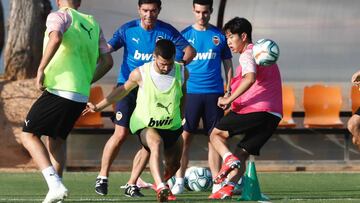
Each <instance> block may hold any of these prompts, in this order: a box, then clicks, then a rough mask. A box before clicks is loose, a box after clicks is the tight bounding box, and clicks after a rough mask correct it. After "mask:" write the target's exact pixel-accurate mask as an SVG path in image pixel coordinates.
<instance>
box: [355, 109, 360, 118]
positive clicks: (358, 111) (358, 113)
mask: <svg viewBox="0 0 360 203" xmlns="http://www.w3.org/2000/svg"><path fill="white" fill-rule="evenodd" d="M355 114H357V115H359V116H360V107H359V108H358V109H357V110H356V111H355Z"/></svg>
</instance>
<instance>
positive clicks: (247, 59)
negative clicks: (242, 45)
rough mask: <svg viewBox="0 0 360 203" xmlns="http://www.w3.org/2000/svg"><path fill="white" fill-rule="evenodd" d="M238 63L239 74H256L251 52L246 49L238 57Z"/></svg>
mask: <svg viewBox="0 0 360 203" xmlns="http://www.w3.org/2000/svg"><path fill="white" fill-rule="evenodd" d="M239 63H240V65H241V68H242V69H241V74H242V76H244V75H245V74H247V73H256V63H255V59H254V57H253V55H252V50H251V49H248V50H246V51H245V52H244V53H242V54H241V55H240V58H239Z"/></svg>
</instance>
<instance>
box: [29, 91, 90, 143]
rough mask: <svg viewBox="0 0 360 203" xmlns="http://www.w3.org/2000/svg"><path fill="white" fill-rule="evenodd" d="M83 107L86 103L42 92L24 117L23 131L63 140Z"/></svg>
mask: <svg viewBox="0 0 360 203" xmlns="http://www.w3.org/2000/svg"><path fill="white" fill-rule="evenodd" d="M85 107H86V103H80V102H75V101H71V100H69V99H65V98H62V97H60V96H57V95H54V94H51V93H49V92H48V91H44V92H43V94H42V95H41V96H40V97H39V98H38V99H37V100H36V101H35V103H34V104H33V105H32V107H31V109H30V111H29V113H28V115H27V116H26V119H25V121H24V124H23V131H24V132H28V133H32V134H34V135H37V136H42V135H46V136H50V137H52V138H55V139H56V138H57V137H60V138H62V139H64V140H65V139H66V138H67V136H68V134H69V133H70V131H71V130H72V128H73V127H74V124H75V122H76V120H77V119H78V118H79V116H80V115H81V112H82V111H83V110H84V108H85Z"/></svg>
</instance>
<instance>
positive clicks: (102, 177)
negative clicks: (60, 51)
mask: <svg viewBox="0 0 360 203" xmlns="http://www.w3.org/2000/svg"><path fill="white" fill-rule="evenodd" d="M97 178H100V179H108V177H106V176H98V177H97Z"/></svg>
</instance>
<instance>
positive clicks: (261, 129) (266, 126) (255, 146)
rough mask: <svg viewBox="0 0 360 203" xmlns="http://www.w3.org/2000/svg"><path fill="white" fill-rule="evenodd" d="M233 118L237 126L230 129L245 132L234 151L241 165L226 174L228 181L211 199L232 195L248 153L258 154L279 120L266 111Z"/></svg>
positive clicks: (243, 169) (242, 171) (242, 172)
mask: <svg viewBox="0 0 360 203" xmlns="http://www.w3.org/2000/svg"><path fill="white" fill-rule="evenodd" d="M233 120H235V122H237V123H238V127H237V129H236V130H234V129H235V128H232V129H233V130H231V131H233V132H234V133H236V132H244V133H245V137H244V138H243V139H242V140H241V141H240V142H239V144H238V145H237V147H238V148H239V150H237V151H236V153H235V155H237V156H234V157H239V160H240V162H241V165H240V168H238V167H236V168H234V169H233V170H232V171H231V172H230V173H229V174H228V180H229V181H228V182H227V184H226V185H225V186H224V187H222V188H221V189H220V190H219V192H217V193H216V194H215V195H214V198H213V199H224V198H229V197H231V196H232V195H233V190H234V188H235V185H236V183H237V182H238V181H239V179H240V177H241V176H242V175H243V174H244V172H245V170H246V165H245V162H246V160H247V159H248V157H249V155H250V154H252V155H259V154H260V149H261V148H262V146H263V145H264V144H265V143H266V142H267V141H268V140H269V138H270V137H271V136H272V134H273V132H274V131H275V130H276V128H277V126H278V123H279V122H280V118H279V117H277V116H275V115H273V114H270V113H267V112H256V113H249V114H243V115H241V114H240V115H237V116H235V117H234V118H233ZM229 129H231V127H229ZM225 162H226V161H225Z"/></svg>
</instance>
